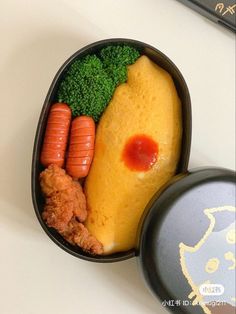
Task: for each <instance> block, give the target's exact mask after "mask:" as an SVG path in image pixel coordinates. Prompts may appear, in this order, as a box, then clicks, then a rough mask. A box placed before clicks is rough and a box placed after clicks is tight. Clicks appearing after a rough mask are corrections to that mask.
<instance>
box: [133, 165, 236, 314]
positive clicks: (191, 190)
mask: <svg viewBox="0 0 236 314" xmlns="http://www.w3.org/2000/svg"><path fill="white" fill-rule="evenodd" d="M235 192H236V190H235V173H234V172H233V171H231V170H227V169H223V168H202V169H198V170H194V171H190V172H188V173H187V174H184V175H179V176H177V177H175V178H174V180H173V181H172V182H171V183H170V184H168V185H167V186H166V187H165V188H164V190H162V191H161V193H159V194H158V195H156V196H155V197H154V198H153V199H152V200H151V202H150V203H149V205H148V207H147V210H146V212H145V214H144V218H143V223H142V224H141V227H140V231H139V241H138V245H137V247H138V248H137V250H138V256H139V264H140V267H141V269H142V273H143V275H144V279H145V281H146V282H147V284H148V286H149V288H150V289H151V291H152V292H153V293H154V295H155V296H157V297H158V298H159V299H161V301H162V304H163V306H166V307H168V308H169V310H172V311H173V312H175V313H183V312H184V313H185V312H187V313H221V314H223V313H234V311H235V306H236V303H235V219H236V217H235ZM216 302H218V303H217V307H215V305H216ZM214 307H215V308H214ZM217 311H218V312H217Z"/></svg>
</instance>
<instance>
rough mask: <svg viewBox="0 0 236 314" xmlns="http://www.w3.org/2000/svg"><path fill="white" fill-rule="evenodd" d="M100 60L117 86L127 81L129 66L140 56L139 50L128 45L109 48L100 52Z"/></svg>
mask: <svg viewBox="0 0 236 314" xmlns="http://www.w3.org/2000/svg"><path fill="white" fill-rule="evenodd" d="M99 56H100V58H101V60H102V63H103V66H104V68H105V69H106V71H107V72H108V74H109V75H110V76H111V77H112V79H113V80H114V82H115V84H116V86H117V85H119V84H121V83H125V82H126V80H127V65H130V64H133V63H134V62H135V61H136V60H137V59H138V57H139V56H140V54H139V52H138V50H137V49H135V48H132V47H130V46H127V45H118V46H108V47H106V48H103V49H102V50H101V52H100V55H99Z"/></svg>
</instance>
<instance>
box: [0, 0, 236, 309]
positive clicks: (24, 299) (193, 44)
mask: <svg viewBox="0 0 236 314" xmlns="http://www.w3.org/2000/svg"><path fill="white" fill-rule="evenodd" d="M110 37H127V38H134V39H138V40H141V41H144V42H147V43H149V44H152V45H153V46H155V47H157V48H158V49H160V50H161V51H162V52H164V53H165V54H167V55H168V56H169V57H170V58H171V59H172V60H173V61H174V63H175V64H176V65H177V66H178V67H179V69H180V70H181V72H182V73H183V75H184V77H185V79H186V81H187V84H188V86H189V90H190V93H191V98H192V109H193V142H192V150H191V160H190V168H192V167H198V166H203V165H204V166H207V165H210V166H222V167H227V168H235V165H234V157H235V151H234V149H235V144H234V143H235V138H234V129H235V61H234V56H235V38H234V35H233V33H230V32H229V31H227V30H225V29H223V28H221V27H220V26H217V25H215V24H214V23H212V22H210V21H208V20H206V19H205V18H203V17H201V16H200V15H198V14H197V13H195V12H193V11H191V10H190V9H188V8H186V7H184V6H183V5H182V4H180V3H178V2H177V1H175V0H165V1H161V0H142V1H141V0H119V1H118V0H99V1H95V0H94V1H92V0H50V1H48V0H47V1H46V0H40V1H39V0H38V1H36V0H35V1H34V0H28V1H27V0H21V1H19V0H8V1H5V0H0V106H1V114H0V119H1V122H0V127H1V130H0V137H1V140H0V145H1V148H0V155H1V174H0V179H1V189H0V193H1V194H0V313H1V314H42V313H46V314H47V313H50V314H75V313H76V314H77V313H81V314H110V313H113V314H121V313H122V314H123V313H129V314H132V313H135V314H141V313H145V314H153V313H166V310H165V309H162V307H161V305H160V303H159V302H158V301H156V300H155V299H154V298H153V297H152V296H151V295H150V294H149V292H148V291H147V289H146V288H145V286H144V284H143V282H142V280H141V278H140V274H139V271H138V269H137V264H136V260H135V259H132V260H129V261H125V262H121V263H116V264H109V265H108V264H103V265H102V264H94V263H89V262H85V261H82V260H79V259H76V258H74V257H72V256H70V255H69V254H67V253H65V252H64V251H62V250H61V249H59V248H58V247H57V246H56V245H54V243H53V242H52V241H51V240H49V238H48V237H47V236H46V235H45V234H44V232H43V231H42V229H41V227H40V225H39V223H38V222H37V220H36V217H35V214H34V211H33V206H32V203H31V195H30V171H31V169H30V167H31V154H32V147H33V140H34V134H35V130H36V125H37V120H38V117H39V113H40V110H41V107H42V104H43V101H44V98H45V96H46V93H47V90H48V88H49V85H50V83H51V81H52V79H53V77H54V74H55V72H56V71H57V69H58V68H59V67H60V66H61V64H62V63H63V62H64V61H65V60H66V59H67V58H68V57H69V56H70V55H71V54H72V53H74V52H75V51H76V50H78V49H79V48H81V47H83V46H84V45H86V44H88V43H91V42H94V41H97V40H100V39H104V38H110Z"/></svg>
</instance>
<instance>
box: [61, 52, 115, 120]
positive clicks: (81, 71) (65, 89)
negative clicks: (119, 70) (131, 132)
mask: <svg viewBox="0 0 236 314" xmlns="http://www.w3.org/2000/svg"><path fill="white" fill-rule="evenodd" d="M114 89H115V83H114V81H113V79H112V78H111V77H109V75H108V73H107V72H106V71H105V70H104V68H103V65H102V62H101V60H100V59H99V58H98V57H97V56H95V55H88V56H86V57H85V58H84V59H81V60H76V61H75V62H74V63H73V64H72V65H71V66H70V68H69V69H68V71H67V73H66V75H65V78H64V80H63V81H62V82H61V84H60V86H59V89H58V94H57V98H58V101H59V102H65V103H67V104H68V105H69V106H70V108H71V110H72V114H73V115H74V116H78V115H87V116H92V117H93V118H94V120H95V121H98V120H99V118H100V116H101V114H102V112H103V111H104V109H105V107H106V106H107V104H108V102H109V101H110V99H111V97H112V95H113V92H114Z"/></svg>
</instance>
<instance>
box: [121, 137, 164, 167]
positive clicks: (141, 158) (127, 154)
mask: <svg viewBox="0 0 236 314" xmlns="http://www.w3.org/2000/svg"><path fill="white" fill-rule="evenodd" d="M157 157H158V145H157V143H156V142H155V141H154V140H153V139H152V138H151V137H149V136H147V135H145V134H139V135H134V136H132V137H131V138H129V139H128V141H127V142H126V144H125V147H124V150H123V153H122V160H123V161H124V163H125V165H126V166H127V167H128V168H129V169H130V170H132V171H148V170H150V169H151V168H152V166H153V165H154V164H155V162H156V161H157Z"/></svg>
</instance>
